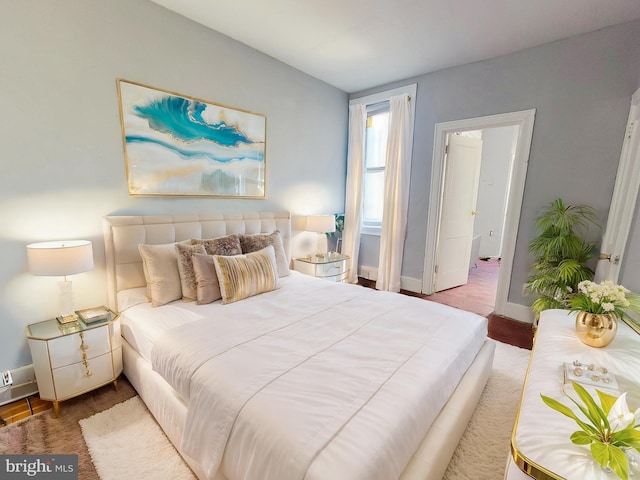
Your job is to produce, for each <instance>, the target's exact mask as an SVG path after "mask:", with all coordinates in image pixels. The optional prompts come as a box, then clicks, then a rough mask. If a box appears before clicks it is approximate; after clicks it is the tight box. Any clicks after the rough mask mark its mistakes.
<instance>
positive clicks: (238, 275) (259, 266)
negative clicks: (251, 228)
mask: <svg viewBox="0 0 640 480" xmlns="http://www.w3.org/2000/svg"><path fill="white" fill-rule="evenodd" d="M213 265H214V267H215V269H216V274H217V275H218V281H219V282H220V293H221V294H222V303H223V304H226V303H233V302H237V301H238V300H242V299H244V298H248V297H251V296H253V295H257V294H259V293H264V292H269V291H271V290H275V289H276V288H278V274H277V270H276V256H275V251H274V249H273V246H272V245H269V246H268V247H266V248H263V249H262V250H259V251H257V252H252V253H248V254H247V255H234V256H231V257H228V256H223V255H214V256H213Z"/></svg>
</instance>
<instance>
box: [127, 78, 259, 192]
mask: <svg viewBox="0 0 640 480" xmlns="http://www.w3.org/2000/svg"><path fill="white" fill-rule="evenodd" d="M117 84H118V97H119V100H120V120H121V124H122V137H123V144H124V156H125V161H126V166H127V182H128V184H129V193H130V194H131V195H182V196H219V197H237V198H265V174H266V168H265V153H266V126H267V119H266V116H265V115H262V114H258V113H253V112H249V111H246V110H240V109H236V108H231V107H226V106H223V105H218V104H215V103H211V102H207V101H204V100H200V99H198V98H194V97H189V96H186V95H181V94H178V93H174V92H169V91H166V90H161V89H157V88H153V87H149V86H146V85H141V84H139V83H134V82H130V81H127V80H122V79H118V81H117Z"/></svg>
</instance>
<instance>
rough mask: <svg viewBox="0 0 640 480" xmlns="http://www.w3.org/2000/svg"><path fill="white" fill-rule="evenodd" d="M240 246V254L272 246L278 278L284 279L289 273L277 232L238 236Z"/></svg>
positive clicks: (285, 255) (280, 238) (280, 237)
mask: <svg viewBox="0 0 640 480" xmlns="http://www.w3.org/2000/svg"><path fill="white" fill-rule="evenodd" d="M240 245H241V246H242V253H251V252H257V251H258V250H262V249H263V248H265V247H266V246H267V245H272V246H273V250H274V252H275V255H276V267H277V271H278V276H279V277H286V276H287V275H289V273H291V272H290V271H289V262H288V260H287V254H286V253H285V251H284V245H283V244H282V236H281V235H280V231H279V230H275V231H274V232H273V233H270V234H265V233H257V234H253V235H240Z"/></svg>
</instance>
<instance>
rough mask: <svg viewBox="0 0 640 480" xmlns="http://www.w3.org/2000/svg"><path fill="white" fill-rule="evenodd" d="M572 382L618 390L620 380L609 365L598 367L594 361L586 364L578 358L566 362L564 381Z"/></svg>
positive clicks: (566, 382)
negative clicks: (571, 361)
mask: <svg viewBox="0 0 640 480" xmlns="http://www.w3.org/2000/svg"><path fill="white" fill-rule="evenodd" d="M571 382H578V383H581V384H582V385H591V386H595V387H600V388H604V389H606V390H612V391H615V392H617V391H618V381H617V380H616V377H615V375H614V374H613V373H611V371H610V370H609V369H608V368H607V367H598V366H596V365H595V364H593V363H588V364H585V363H582V362H580V361H578V360H574V361H573V363H568V362H567V363H565V364H564V383H565V384H570V383H571Z"/></svg>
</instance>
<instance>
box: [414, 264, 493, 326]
mask: <svg viewBox="0 0 640 480" xmlns="http://www.w3.org/2000/svg"><path fill="white" fill-rule="evenodd" d="M477 265H478V266H477V267H472V268H471V269H470V270H469V281H468V282H467V284H466V285H461V286H460V287H455V288H450V289H448V290H443V291H442V292H437V293H434V294H433V295H429V296H427V297H425V298H427V299H428V300H431V301H433V302H437V303H444V304H445V305H450V306H452V307H456V308H459V309H461V310H467V311H469V312H473V313H477V314H478V315H482V316H483V317H486V316H487V315H489V314H490V313H492V312H493V308H494V306H495V299H496V291H497V288H498V274H499V269H500V260H498V259H497V258H491V259H489V260H487V261H484V260H478V264H477Z"/></svg>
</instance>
